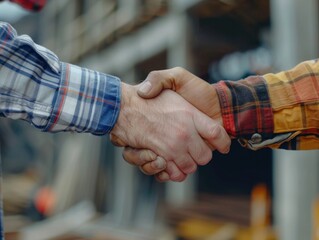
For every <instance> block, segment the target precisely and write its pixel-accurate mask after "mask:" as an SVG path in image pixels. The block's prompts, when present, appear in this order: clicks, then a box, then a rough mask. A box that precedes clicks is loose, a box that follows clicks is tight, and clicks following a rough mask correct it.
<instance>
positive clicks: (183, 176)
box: [171, 174, 186, 182]
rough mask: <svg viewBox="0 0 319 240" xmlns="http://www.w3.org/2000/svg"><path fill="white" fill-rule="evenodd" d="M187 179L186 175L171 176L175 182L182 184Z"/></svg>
mask: <svg viewBox="0 0 319 240" xmlns="http://www.w3.org/2000/svg"><path fill="white" fill-rule="evenodd" d="M185 178H186V175H183V174H179V175H175V176H171V180H172V181H174V182H182V181H184V180H185Z"/></svg>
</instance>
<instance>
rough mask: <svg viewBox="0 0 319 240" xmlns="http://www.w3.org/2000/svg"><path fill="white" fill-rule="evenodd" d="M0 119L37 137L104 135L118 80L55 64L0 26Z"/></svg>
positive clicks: (112, 118) (113, 115)
mask: <svg viewBox="0 0 319 240" xmlns="http://www.w3.org/2000/svg"><path fill="white" fill-rule="evenodd" d="M0 79H1V81H0V114H1V116H4V117H8V118H12V119H23V120H26V121H28V122H29V123H31V124H32V125H34V126H35V127H37V128H39V129H41V130H42V131H49V132H58V131H75V132H90V133H93V134H96V135H102V134H107V133H109V132H110V131H111V130H112V128H113V126H114V124H115V122H116V120H117V117H118V114H119V108H120V94H121V88H120V80H119V79H118V78H117V77H114V76H110V75H107V74H104V73H99V72H96V71H92V70H89V69H85V68H81V67H78V66H74V65H71V64H68V63H64V62H60V61H59V59H58V57H57V56H56V55H55V54H54V53H53V52H51V51H49V50H48V49H46V48H44V47H42V46H39V45H37V44H35V43H34V42H33V41H32V39H31V38H30V37H28V36H26V35H22V36H18V35H17V33H16V31H15V30H14V29H13V28H12V27H11V26H10V25H9V24H7V23H1V22H0Z"/></svg>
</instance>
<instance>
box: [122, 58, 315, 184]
mask: <svg viewBox="0 0 319 240" xmlns="http://www.w3.org/2000/svg"><path fill="white" fill-rule="evenodd" d="M318 83H319V62H318V61H306V62H303V63H301V64H299V65H297V66H296V67H295V68H293V69H291V70H288V71H284V72H280V73H277V74H266V75H264V76H251V77H248V78H246V79H243V80H240V81H237V82H233V81H220V82H219V83H217V84H213V85H209V84H208V83H206V82H204V81H202V80H201V79H200V78H198V77H196V76H194V75H193V74H191V73H189V72H187V71H186V70H184V69H181V68H173V69H170V70H164V71H157V72H152V73H151V74H150V75H149V76H148V77H147V79H146V80H145V81H144V83H143V85H142V87H141V88H140V89H139V95H140V96H141V97H144V98H150V97H155V96H156V95H157V94H159V93H160V91H161V90H162V89H173V90H174V91H176V92H177V93H178V94H180V95H181V96H182V97H184V98H185V99H186V100H187V101H188V102H190V103H191V104H193V105H194V106H195V107H197V108H198V109H200V110H201V111H202V112H204V113H206V114H207V115H209V116H210V117H212V118H216V119H217V120H218V121H219V122H221V123H222V124H223V126H224V127H225V129H226V131H227V132H228V134H229V135H230V136H231V137H232V138H237V139H238V140H239V141H240V143H241V144H242V145H243V146H244V147H248V148H251V149H254V150H257V149H260V148H263V147H270V148H285V149H318V148H319V138H318V126H319V120H318V117H317V115H318V104H319V96H318V93H319V88H318ZM198 96H200V97H198ZM125 155H127V157H126V160H127V161H129V162H133V163H136V162H139V155H141V152H138V151H132V150H131V149H130V148H127V149H125V151H124V156H125ZM144 162H146V161H144ZM142 168H143V169H144V171H146V172H147V173H148V174H153V173H156V172H157V171H156V169H155V167H152V166H151V165H150V163H146V164H145V165H144V166H143V167H142ZM165 180H167V178H165Z"/></svg>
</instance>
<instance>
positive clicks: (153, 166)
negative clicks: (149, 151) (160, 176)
mask: <svg viewBox="0 0 319 240" xmlns="http://www.w3.org/2000/svg"><path fill="white" fill-rule="evenodd" d="M165 168H166V161H165V160H164V158H162V157H157V158H156V159H155V160H154V161H151V162H148V163H145V164H144V165H142V166H140V170H141V171H142V172H143V173H144V174H146V175H155V174H156V173H159V172H161V171H163V170H164V169H165Z"/></svg>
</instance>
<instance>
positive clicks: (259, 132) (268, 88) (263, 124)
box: [216, 60, 319, 150]
mask: <svg viewBox="0 0 319 240" xmlns="http://www.w3.org/2000/svg"><path fill="white" fill-rule="evenodd" d="M216 89H217V93H218V96H219V100H220V105H221V109H222V116H223V123H224V127H225V129H226V131H227V132H228V133H229V134H230V135H231V136H232V137H234V138H238V139H239V141H240V143H241V144H242V145H244V146H245V147H248V148H251V149H259V148H263V147H271V148H284V149H304V150H305V149H318V148H319V131H318V129H319V61H318V60H312V61H306V62H303V63H300V64H299V65H297V66H296V67H294V68H293V69H291V70H288V71H283V72H280V73H277V74H266V75H264V76H251V77H248V78H246V79H243V80H240V81H237V82H233V81H221V82H219V83H217V84H216Z"/></svg>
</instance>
